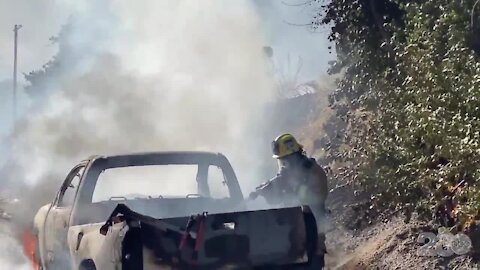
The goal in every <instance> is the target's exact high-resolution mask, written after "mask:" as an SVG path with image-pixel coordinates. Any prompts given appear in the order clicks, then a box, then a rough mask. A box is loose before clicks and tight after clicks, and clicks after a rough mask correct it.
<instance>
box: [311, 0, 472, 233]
mask: <svg viewBox="0 0 480 270" xmlns="http://www.w3.org/2000/svg"><path fill="white" fill-rule="evenodd" d="M474 4H475V1H474V0H463V1H461V0H438V1H400V0H397V1H394V0H378V1H377V0H375V1H371V0H370V1H367V0H363V1H361V0H356V1H355V0H351V1H349V0H341V1H331V2H330V3H328V4H327V5H326V6H325V7H326V13H325V14H323V15H321V16H319V17H317V18H318V20H316V21H315V22H314V25H317V26H318V25H320V24H327V25H330V26H331V39H332V40H333V41H335V42H336V44H337V54H338V55H339V57H338V60H337V61H336V62H335V64H334V65H333V66H332V68H331V72H332V73H335V72H338V71H340V70H343V71H344V74H345V76H344V77H343V79H342V80H341V82H340V84H339V88H338V90H337V91H336V92H335V93H334V95H333V97H332V106H333V107H334V108H337V109H339V108H342V109H344V108H345V107H346V108H348V110H347V113H346V119H347V120H346V121H347V123H348V128H347V131H346V132H347V134H346V136H345V138H346V139H345V140H344V143H345V144H346V145H348V147H347V150H344V151H342V150H340V149H339V148H336V149H332V150H331V151H336V152H337V153H335V156H340V157H342V159H341V160H342V161H346V162H348V163H350V164H353V165H352V166H349V168H348V169H349V170H350V171H351V172H352V174H351V175H352V181H354V180H353V179H355V183H356V184H359V186H361V188H362V189H363V190H364V191H365V192H367V193H368V194H371V195H372V198H373V205H374V207H376V208H377V209H378V210H379V211H384V210H386V209H390V210H393V209H396V210H398V209H400V208H402V209H407V210H416V211H417V212H418V213H420V214H421V215H422V216H423V217H431V216H434V217H435V218H436V220H437V221H438V222H439V223H440V224H442V225H446V226H454V225H459V227H458V228H459V229H465V230H466V229H468V225H471V220H473V219H479V218H480V62H479V53H480V49H479V47H478V44H479V42H478V39H479V37H480V31H479V29H480V27H478V24H479V23H480V16H479V14H480V5H477V9H478V10H477V11H472V8H473V6H474ZM472 15H473V18H474V19H476V20H473V24H472Z"/></svg>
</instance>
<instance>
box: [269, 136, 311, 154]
mask: <svg viewBox="0 0 480 270" xmlns="http://www.w3.org/2000/svg"><path fill="white" fill-rule="evenodd" d="M300 151H303V145H301V144H299V143H298V142H297V140H296V139H295V137H293V135H291V134H288V133H286V134H282V135H280V136H278V137H277V138H275V140H274V141H273V142H272V152H273V158H277V159H278V158H283V157H285V156H288V155H291V154H293V153H296V152H300Z"/></svg>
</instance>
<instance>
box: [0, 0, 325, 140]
mask: <svg viewBox="0 0 480 270" xmlns="http://www.w3.org/2000/svg"><path fill="white" fill-rule="evenodd" d="M249 1H251V2H252V4H253V6H254V7H255V9H256V12H257V13H258V15H259V18H260V22H261V27H262V31H263V33H264V35H265V40H266V43H267V44H265V45H266V46H271V47H272V48H273V60H272V61H273V66H274V71H275V73H276V74H277V76H280V77H282V78H289V79H293V78H294V77H296V79H297V80H298V81H309V80H315V79H318V78H319V76H320V74H324V73H325V72H326V70H327V68H328V61H329V60H331V59H332V58H333V57H334V54H330V53H329V49H328V46H329V45H330V44H329V42H328V40H327V34H326V32H327V31H326V29H320V31H317V32H312V31H311V29H310V28H309V27H308V26H299V25H303V24H308V23H309V21H310V18H311V17H312V9H311V8H310V7H308V6H296V5H295V4H297V3H299V1H301V0H289V1H287V0H284V1H278V0H277V1H276V0H249ZM83 8H85V7H84V6H83V5H82V2H81V1H75V2H74V1H68V0H36V1H31V0H0V139H2V138H5V136H6V135H7V134H9V132H10V130H11V127H12V118H13V117H12V115H13V114H12V107H13V105H12V96H13V95H12V79H11V78H12V66H13V26H14V25H15V24H22V25H23V27H22V28H21V29H20V32H19V47H18V53H19V56H18V80H19V92H18V94H17V95H18V102H17V104H18V110H19V111H20V113H21V112H24V111H26V110H27V109H28V107H29V106H30V105H31V104H30V103H29V99H28V98H27V96H26V95H25V94H24V93H23V92H22V88H23V85H24V84H25V80H24V78H23V75H22V73H28V72H29V71H32V70H35V69H39V68H41V66H42V65H43V64H44V63H46V62H47V61H48V60H49V59H51V57H52V56H54V55H55V53H56V51H57V47H56V46H55V44H52V43H51V42H50V41H49V38H50V37H52V36H55V35H57V34H58V32H59V30H60V28H61V26H62V25H63V24H64V23H65V22H66V21H67V20H68V18H69V16H70V15H71V14H74V13H75V12H77V11H79V10H82V9H83ZM32 18H34V19H32ZM297 69H299V73H298V75H295V74H296V71H297Z"/></svg>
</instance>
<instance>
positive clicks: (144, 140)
mask: <svg viewBox="0 0 480 270" xmlns="http://www.w3.org/2000/svg"><path fill="white" fill-rule="evenodd" d="M71 9H73V10H75V12H74V14H73V15H74V16H73V17H72V19H71V20H70V21H69V22H68V27H66V30H65V34H64V35H62V37H61V38H63V40H61V41H59V42H62V43H63V44H64V45H65V46H68V47H69V51H68V52H65V51H63V52H62V46H60V52H59V55H58V57H60V56H61V59H57V60H59V63H60V66H59V68H60V71H59V72H56V73H54V74H52V75H51V78H49V79H48V81H49V83H48V91H47V92H45V93H44V94H43V95H44V96H43V100H44V101H42V102H41V103H40V102H39V103H38V104H36V103H35V100H34V101H33V104H34V105H33V106H34V108H33V109H32V111H31V113H30V114H29V115H28V117H26V118H25V119H23V120H22V121H21V122H20V123H18V125H17V128H16V132H15V134H14V135H13V137H12V139H13V142H12V144H11V153H12V154H11V158H10V160H9V161H8V162H7V163H6V164H7V165H6V166H5V167H4V168H3V169H2V170H1V171H0V176H1V177H2V178H3V179H5V180H4V182H8V183H9V187H10V188H12V189H14V190H15V189H17V191H18V190H20V191H21V192H22V194H23V195H25V194H29V195H28V197H27V198H29V199H27V198H26V197H22V200H23V201H24V203H23V209H22V211H23V213H22V215H21V216H22V217H25V219H21V220H20V222H23V223H25V224H29V223H30V222H31V217H32V215H33V213H34V212H35V211H36V210H37V209H38V208H39V207H40V206H41V204H43V203H47V202H48V201H49V200H51V199H53V196H54V194H55V192H56V191H57V190H58V188H59V185H60V183H61V182H62V181H63V178H64V177H65V176H66V174H67V172H68V170H69V169H70V168H71V167H72V166H73V165H75V163H77V162H79V161H80V160H82V159H83V158H86V157H88V156H90V155H92V154H115V153H124V152H140V151H167V150H208V151H217V152H223V153H225V154H226V155H227V156H228V157H229V159H231V161H232V163H233V165H234V168H235V169H236V171H237V172H238V176H239V180H240V181H241V186H242V187H243V188H244V191H245V192H246V191H249V189H251V188H252V187H253V186H254V185H255V184H257V183H258V182H259V180H261V179H257V178H258V175H259V174H258V172H257V170H258V169H259V168H260V166H259V163H260V161H261V160H262V159H265V158H268V157H263V156H260V153H264V148H265V147H267V148H268V144H265V140H263V139H262V126H264V123H263V119H262V114H263V108H264V105H265V104H266V103H267V102H268V101H269V100H270V98H271V95H272V81H271V78H270V74H268V71H267V68H266V65H265V59H264V55H263V52H262V47H263V46H264V45H265V44H264V40H263V37H262V34H261V33H260V32H259V27H258V18H257V15H256V14H255V12H254V10H253V8H252V7H251V6H250V4H249V2H248V1H229V2H228V4H227V2H223V1H195V0H189V1H177V0H170V1H147V0H141V1H127V0H121V1H86V2H82V4H77V6H75V7H74V8H72V7H71ZM34 88H35V85H33V86H32V89H34ZM19 211H20V210H19Z"/></svg>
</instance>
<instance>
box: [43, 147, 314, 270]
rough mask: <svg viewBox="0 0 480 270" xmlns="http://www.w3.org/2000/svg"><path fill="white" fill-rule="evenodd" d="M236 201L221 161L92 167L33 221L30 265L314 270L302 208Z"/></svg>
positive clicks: (70, 178) (94, 160)
mask: <svg viewBox="0 0 480 270" xmlns="http://www.w3.org/2000/svg"><path fill="white" fill-rule="evenodd" d="M183 191H185V192H183ZM179 192H183V193H179ZM243 201H244V199H243V195H242V192H241V190H240V186H239V184H238V181H237V178H236V176H235V173H234V171H233V169H232V166H231V165H230V163H229V161H228V160H227V158H226V157H225V156H223V155H221V154H217V153H207V152H162V153H142V154H129V155H118V156H108V157H106V156H95V157H91V158H89V159H87V160H85V161H83V162H81V163H80V164H78V165H77V166H75V167H74V168H73V169H72V170H71V171H70V173H69V174H68V175H67V177H66V179H65V181H64V183H63V184H62V186H61V188H60V190H59V192H58V193H57V196H56V197H55V198H54V200H53V202H52V203H50V204H48V205H45V206H43V207H42V208H40V210H39V211H38V213H37V214H36V216H35V219H34V232H35V235H36V238H37V248H36V252H35V259H36V260H37V262H38V264H39V265H41V267H42V268H43V269H49V270H50V269H70V268H71V269H75V270H76V269H82V270H87V269H88V270H91V269H102V270H117V269H122V270H133V269H135V270H136V269H315V268H312V267H313V264H312V263H311V262H312V260H313V258H314V257H315V255H314V254H316V244H317V241H316V240H317V227H316V222H315V218H314V217H313V215H312V214H311V212H310V210H309V207H308V206H302V207H300V206H299V207H289V208H282V209H269V210H258V211H247V210H246V209H245V207H244V205H245V204H244V203H243Z"/></svg>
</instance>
